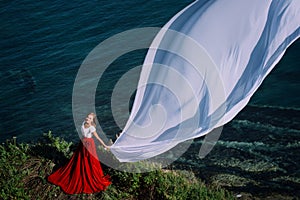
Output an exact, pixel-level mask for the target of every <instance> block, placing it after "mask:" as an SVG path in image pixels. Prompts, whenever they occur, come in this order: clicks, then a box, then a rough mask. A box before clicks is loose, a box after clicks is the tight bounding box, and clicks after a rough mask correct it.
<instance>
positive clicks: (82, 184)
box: [48, 138, 111, 194]
mask: <svg viewBox="0 0 300 200" xmlns="http://www.w3.org/2000/svg"><path fill="white" fill-rule="evenodd" d="M83 144H84V145H83ZM48 181H49V182H51V183H53V184H55V185H58V186H60V187H61V188H62V190H63V191H64V192H65V193H67V194H80V193H87V194H90V193H96V192H100V191H103V190H105V189H106V188H107V187H108V186H109V185H110V184H111V181H110V177H109V176H104V174H103V171H102V168H101V165H100V161H99V160H98V159H97V153H96V146H95V143H94V140H93V138H83V139H82V142H80V144H79V147H78V148H77V150H76V151H75V152H74V153H73V155H72V157H71V159H70V161H69V162H68V163H67V164H66V165H65V166H63V167H61V168H59V169H58V170H57V171H55V172H54V173H53V174H51V175H50V176H49V177H48Z"/></svg>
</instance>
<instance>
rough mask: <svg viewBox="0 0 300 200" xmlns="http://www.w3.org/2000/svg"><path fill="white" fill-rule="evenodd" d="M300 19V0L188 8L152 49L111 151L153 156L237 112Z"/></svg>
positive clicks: (224, 0) (127, 156) (245, 0)
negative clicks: (132, 102)
mask: <svg viewBox="0 0 300 200" xmlns="http://www.w3.org/2000/svg"><path fill="white" fill-rule="evenodd" d="M299 27H300V0H263V1H262V0H209V1H207V0H205V1H196V2H194V3H192V4H191V5H189V6H188V7H186V8H185V9H183V10H182V11H181V12H179V13H178V14H177V15H175V16H174V17H173V18H172V19H171V20H170V21H169V22H168V23H167V24H166V25H165V26H164V27H163V29H162V30H161V31H160V32H159V33H158V35H157V36H156V38H155V39H154V41H153V43H152V45H151V47H150V49H149V51H148V54H147V56H146V58H145V62H144V65H143V68H142V71H141V75H140V80H139V84H138V89H137V93H136V97H135V101H134V105H133V108H132V112H131V115H130V118H129V120H128V122H127V124H126V126H125V128H124V130H123V132H122V134H121V136H120V137H119V138H118V139H117V140H116V142H115V143H114V144H113V146H112V147H111V151H112V153H113V154H114V155H115V156H116V157H117V158H118V159H119V160H120V161H121V162H134V161H139V160H143V159H147V158H151V157H153V156H156V155H159V154H161V153H163V152H165V151H167V150H169V149H171V148H172V147H174V146H176V145H177V144H179V143H180V142H183V141H186V140H189V139H193V138H196V137H200V136H203V135H205V134H207V133H209V132H210V131H211V130H213V129H214V128H216V127H220V126H222V125H224V124H225V123H227V122H229V121H230V120H232V119H233V118H234V117H235V116H236V115H237V113H238V112H239V111H241V110H242V109H243V108H244V107H245V106H246V104H247V103H248V101H249V100H250V98H251V96H252V95H253V93H254V92H255V91H256V90H257V89H258V87H259V86H260V85H261V83H262V81H263V80H264V78H265V77H266V76H267V75H268V74H269V73H270V71H271V70H272V69H273V68H274V66H275V65H276V64H277V63H278V62H279V60H280V59H281V57H282V56H283V54H284V52H285V50H286V49H287V48H288V46H289V45H291V44H292V42H294V41H295V40H296V39H297V38H298V37H299V35H300V28H299ZM152 63H153V64H152Z"/></svg>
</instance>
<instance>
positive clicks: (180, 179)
mask: <svg viewBox="0 0 300 200" xmlns="http://www.w3.org/2000/svg"><path fill="white" fill-rule="evenodd" d="M75 147H76V145H73V144H72V143H70V142H67V141H65V140H63V139H61V138H58V137H54V136H53V135H52V134H51V132H49V133H47V134H45V135H44V138H43V140H41V141H39V142H37V143H36V144H34V145H28V144H17V143H16V141H15V140H12V141H8V142H7V143H6V144H3V145H0V154H1V162H0V172H1V173H0V188H1V190H0V199H105V200H119V199H130V200H135V199H137V200H138V199H145V200H146V199H162V200H163V199H166V200H167V199H170V200H184V199H209V200H211V199H224V200H225V199H226V200H228V199H234V198H233V196H232V195H231V194H230V193H229V192H227V191H226V190H224V189H222V188H220V187H218V186H207V185H205V184H204V183H203V182H202V181H201V180H199V179H197V178H196V177H195V176H194V174H193V172H192V171H179V170H176V171H175V170H167V169H159V170H155V171H151V172H147V173H129V172H124V171H118V170H115V169H112V168H107V167H103V169H104V173H107V174H109V175H110V176H111V178H112V184H111V185H110V186H109V187H108V189H107V190H106V191H104V192H100V193H96V194H91V195H86V194H80V195H67V194H65V193H63V192H62V191H61V189H60V188H59V187H58V186H55V185H52V184H50V183H48V182H47V180H46V177H47V176H48V175H49V174H51V173H52V171H53V168H54V167H59V166H62V165H63V164H64V163H66V162H67V161H68V158H70V156H71V155H72V152H73V150H74V148H75ZM120 164H121V163H120ZM123 165H124V169H125V168H126V167H130V164H123ZM139 165H141V167H143V165H145V164H144V163H142V162H141V163H140V164H139Z"/></svg>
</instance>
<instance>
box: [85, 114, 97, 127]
mask: <svg viewBox="0 0 300 200" xmlns="http://www.w3.org/2000/svg"><path fill="white" fill-rule="evenodd" d="M89 115H92V116H93V121H92V125H93V126H94V127H96V124H97V123H96V118H97V116H96V114H95V113H89V114H88V115H87V116H89Z"/></svg>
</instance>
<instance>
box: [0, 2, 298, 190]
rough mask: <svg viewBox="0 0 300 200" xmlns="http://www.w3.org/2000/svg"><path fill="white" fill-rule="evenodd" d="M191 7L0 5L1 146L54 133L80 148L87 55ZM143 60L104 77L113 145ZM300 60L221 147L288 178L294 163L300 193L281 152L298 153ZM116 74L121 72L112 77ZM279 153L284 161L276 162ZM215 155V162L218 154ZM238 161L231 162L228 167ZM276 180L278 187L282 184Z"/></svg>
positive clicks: (227, 133)
mask: <svg viewBox="0 0 300 200" xmlns="http://www.w3.org/2000/svg"><path fill="white" fill-rule="evenodd" d="M191 2H192V1H190V0H182V1H174V0H173V1H171V0H165V1H157V0H152V1H143V0H140V1H128V0H123V1H110V2H108V1H103V0H90V1H81V0H77V1H68V2H67V1H62V0H54V1H33V0H22V1H19V0H11V1H8V0H3V1H0V19H1V21H0V28H1V29H0V48H1V54H0V65H1V67H0V121H1V123H0V142H5V140H6V139H10V138H11V137H12V136H17V138H18V141H26V142H31V141H35V140H36V139H37V138H39V137H40V136H41V135H42V134H43V133H46V132H48V131H49V130H51V131H52V132H53V134H54V135H59V136H62V137H64V138H66V139H67V140H74V141H76V140H77V141H78V136H77V132H76V130H75V126H74V122H73V117H72V90H73V84H74V81H75V77H76V74H77V71H78V69H79V67H80V65H81V63H82V62H83V60H84V59H85V57H86V56H87V55H88V53H89V52H90V51H91V50H92V49H93V48H95V47H96V46H97V45H98V44H99V43H101V42H102V41H104V40H105V39H107V38H109V37H111V36H113V35H115V34H117V33H121V32H123V31H126V30H130V29H133V28H141V27H150V26H152V27H153V26H154V27H162V26H163V25H164V24H165V23H166V22H167V21H168V20H169V19H170V18H171V17H172V16H174V15H175V14H176V13H177V12H179V11H180V10H181V9H183V8H184V7H185V6H187V5H188V4H189V3H191ZM145 53H146V50H141V51H135V52H132V53H129V54H126V55H124V56H122V57H121V58H120V59H118V60H117V61H116V62H114V63H113V64H112V66H111V67H110V71H109V70H108V72H107V75H106V76H104V78H106V80H103V81H102V82H108V83H112V84H104V85H98V89H97V95H96V106H97V107H96V111H97V115H98V120H99V122H100V123H101V124H102V127H104V129H105V130H104V131H105V132H106V134H108V135H110V136H111V138H112V139H113V140H114V139H115V138H114V135H115V133H117V132H118V131H119V128H118V126H117V125H116V123H115V122H114V119H113V117H112V115H111V111H110V105H109V103H110V101H109V100H110V97H111V92H112V89H113V84H114V83H115V82H116V81H117V80H118V79H119V78H120V76H121V75H122V73H125V72H126V70H127V71H128V70H129V69H131V68H133V67H135V66H137V65H141V64H142V63H143V59H144V56H145ZM299 53H300V40H298V41H296V42H295V43H294V44H293V45H292V46H290V47H289V49H288V50H287V52H286V54H285V55H284V57H283V59H282V60H281V61H280V63H278V64H277V66H276V67H275V68H274V70H273V71H272V72H271V73H270V74H269V76H268V77H267V78H266V79H265V81H264V83H263V84H262V85H261V87H260V88H259V90H258V91H257V92H256V93H255V95H254V96H253V97H252V99H251V101H250V103H249V105H248V106H247V107H246V109H245V110H243V111H242V112H241V114H240V115H238V116H237V117H236V118H235V119H234V120H233V121H232V122H230V123H229V125H228V126H227V128H226V127H225V129H224V131H223V132H224V133H222V134H224V136H223V138H221V139H220V142H219V143H218V144H219V148H221V147H222V146H223V147H224V148H226V149H227V150H228V149H234V150H239V152H244V154H242V156H243V159H246V160H247V158H249V159H250V158H252V157H253V156H254V157H255V159H258V160H254V161H253V162H254V163H256V161H257V162H258V163H259V164H260V165H262V166H258V168H263V167H265V168H266V169H270V168H272V167H273V168H274V169H276V170H277V171H278V170H279V171H280V173H284V170H285V169H284V166H281V165H283V164H282V163H286V162H290V165H292V166H293V167H294V168H293V169H294V171H293V175H292V176H293V177H295V176H296V177H297V178H296V179H295V180H294V179H292V178H290V179H289V181H290V182H293V184H294V186H296V188H297V187H300V181H299V179H300V175H299V174H300V173H299V169H297V168H299V164H300V162H299V159H298V160H293V159H292V158H293V156H294V155H293V154H292V155H290V156H291V161H287V160H284V157H285V156H286V155H287V154H286V153H282V152H284V150H285V148H284V147H287V148H292V150H291V149H288V150H287V151H288V152H294V151H295V152H296V151H298V150H300V131H299V130H300V116H299V115H300V114H299V113H300V97H299V94H300V79H299V77H300V68H299V66H300V56H299ZM115 69H122V70H119V71H117V72H118V73H111V72H114V71H116V70H115ZM199 142H201V141H199ZM255 145H256V146H255ZM288 145H290V146H288ZM197 148H198V147H197ZM270 148H272V149H273V150H274V151H270ZM217 149H218V147H217ZM241 149H242V150H241ZM246 149H247V150H246ZM297 149H298V150H297ZM256 150H257V151H256ZM220 151H221V150H220ZM222 151H223V150H222ZM275 151H276V152H277V153H276V156H275V157H276V159H279V160H276V159H275V158H273V157H272V155H273V154H274V152H275ZM214 152H215V154H216V155H217V152H218V151H217V150H215V151H214ZM253 152H255V155H254V154H251V153H253ZM299 152H300V151H298V153H299ZM246 154H247V155H246ZM248 154H249V155H248ZM250 154H251V155H250ZM262 155H264V156H266V157H264V156H262ZM268 155H270V157H269V156H268ZM251 156H252V157H251ZM260 156H261V157H260ZM297 156H298V157H299V155H297ZM237 159H238V158H237ZM270 159H271V160H270ZM280 159H283V161H282V160H281V161H280ZM287 159H288V158H287ZM190 160H191V159H190ZM212 160H213V159H211V160H210V161H207V162H211V161H212ZM292 160H293V161H292ZM235 161H236V162H237V160H234V161H232V160H231V161H228V162H227V161H226V162H227V164H228V165H230V164H232V163H235ZM276 161H278V162H276ZM178 162H180V160H179V161H178ZM184 162H185V163H189V162H190V166H192V167H193V166H194V167H197V166H198V168H199V166H202V165H199V163H198V164H195V163H194V164H193V162H194V161H193V160H191V161H189V159H188V158H186V159H183V163H184ZM226 162H225V161H224V162H223V164H224V163H226ZM241 162H242V161H241ZM251 162H252V161H251ZM237 163H238V162H237ZM268 163H275V164H274V165H268ZM276 163H277V164H276ZM223 164H219V165H220V166H222V165H223ZM242 164H245V163H242ZM207 165H209V164H207ZM207 165H206V166H207ZM214 165H218V164H216V163H214ZM219 165H218V166H219ZM232 165H234V164H232ZM290 165H288V166H290ZM297 166H298V167H297ZM273 168H272V169H273ZM201 169H202V168H201ZM247 169H249V168H247ZM251 169H252V168H251ZM276 170H275V171H276ZM246 171H247V170H246ZM250 171H251V170H250ZM253 171H255V170H254V169H253ZM251 173H252V171H251ZM270 173H273V171H271V172H270ZM274 173H275V172H274ZM200 175H201V174H200ZM202 176H204V178H205V175H203V174H202ZM250 176H251V175H250ZM289 176H290V174H289V175H286V174H283V175H282V177H289ZM247 178H249V177H247ZM218 180H220V178H219V179H218ZM272 181H274V182H276V183H277V182H280V178H278V179H276V180H272ZM244 182H245V181H244ZM272 183H273V182H272ZM274 184H275V183H274ZM271 185H272V184H271ZM280 185H282V184H280ZM293 191H294V190H293ZM295 191H296V189H295Z"/></svg>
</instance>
